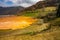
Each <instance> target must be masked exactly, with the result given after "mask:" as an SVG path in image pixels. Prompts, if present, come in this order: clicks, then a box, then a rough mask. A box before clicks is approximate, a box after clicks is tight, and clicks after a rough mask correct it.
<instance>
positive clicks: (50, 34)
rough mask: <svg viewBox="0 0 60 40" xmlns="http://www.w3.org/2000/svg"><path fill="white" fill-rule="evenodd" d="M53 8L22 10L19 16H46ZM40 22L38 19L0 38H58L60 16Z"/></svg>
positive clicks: (5, 39) (20, 39) (10, 39)
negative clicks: (28, 25)
mask: <svg viewBox="0 0 60 40" xmlns="http://www.w3.org/2000/svg"><path fill="white" fill-rule="evenodd" d="M55 10H56V7H46V8H45V9H44V11H43V9H36V10H34V11H24V12H22V13H23V14H22V15H21V16H27V17H28V16H29V17H34V18H37V17H41V16H46V15H47V14H49V13H54V12H55ZM18 15H19V14H18ZM37 19H38V18H37ZM43 20H44V19H43ZM44 21H45V20H44ZM40 23H41V21H40V20H38V21H37V22H35V23H33V24H32V25H31V26H30V27H27V28H24V29H17V30H14V31H9V32H11V34H9V35H6V36H3V35H2V37H0V40H60V18H55V19H54V20H50V21H49V22H48V23H44V22H43V21H42V23H41V24H40ZM57 26H58V27H57ZM3 32H6V31H3ZM9 32H8V33H9Z"/></svg>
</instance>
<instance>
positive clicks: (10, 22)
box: [0, 16, 36, 30]
mask: <svg viewBox="0 0 60 40" xmlns="http://www.w3.org/2000/svg"><path fill="white" fill-rule="evenodd" d="M35 21H36V19H33V18H31V17H24V16H13V17H3V18H0V29H13V30H14V29H22V28H26V27H29V26H30V24H32V23H34V22H35Z"/></svg>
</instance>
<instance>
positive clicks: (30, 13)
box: [18, 7, 56, 17]
mask: <svg viewBox="0 0 60 40" xmlns="http://www.w3.org/2000/svg"><path fill="white" fill-rule="evenodd" d="M55 10H56V7H45V9H44V11H43V8H41V9H36V10H34V11H29V10H28V11H24V12H23V14H22V15H21V16H27V17H38V16H44V15H47V14H48V13H52V12H54V11H55ZM18 15H19V14H18Z"/></svg>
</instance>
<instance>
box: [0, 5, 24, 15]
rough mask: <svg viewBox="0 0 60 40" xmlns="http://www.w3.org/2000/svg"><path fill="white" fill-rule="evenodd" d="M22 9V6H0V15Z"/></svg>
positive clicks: (10, 13)
mask: <svg viewBox="0 0 60 40" xmlns="http://www.w3.org/2000/svg"><path fill="white" fill-rule="evenodd" d="M22 10H24V8H23V7H21V6H19V7H0V15H13V14H17V13H20V12H21V11H22Z"/></svg>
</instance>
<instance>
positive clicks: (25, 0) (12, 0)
mask: <svg viewBox="0 0 60 40" xmlns="http://www.w3.org/2000/svg"><path fill="white" fill-rule="evenodd" d="M38 1H43V0H0V6H2V7H12V6H22V7H29V6H32V5H34V4H35V3H37V2H38Z"/></svg>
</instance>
